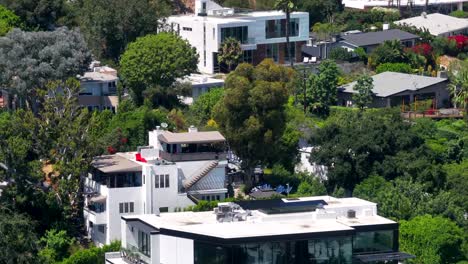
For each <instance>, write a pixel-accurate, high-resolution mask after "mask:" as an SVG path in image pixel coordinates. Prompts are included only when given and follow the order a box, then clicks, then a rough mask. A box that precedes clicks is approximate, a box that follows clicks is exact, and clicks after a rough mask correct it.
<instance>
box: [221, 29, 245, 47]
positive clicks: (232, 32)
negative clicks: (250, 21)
mask: <svg viewBox="0 0 468 264" xmlns="http://www.w3.org/2000/svg"><path fill="white" fill-rule="evenodd" d="M227 38H235V39H237V40H239V41H240V42H241V43H243V44H245V43H247V42H248V27H247V26H244V27H227V28H221V43H223V42H224V40H225V39H227Z"/></svg>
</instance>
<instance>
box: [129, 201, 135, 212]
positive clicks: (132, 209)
mask: <svg viewBox="0 0 468 264" xmlns="http://www.w3.org/2000/svg"><path fill="white" fill-rule="evenodd" d="M134 209H135V208H134V203H133V202H131V203H130V213H133V212H134Z"/></svg>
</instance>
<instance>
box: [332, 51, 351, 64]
mask: <svg viewBox="0 0 468 264" xmlns="http://www.w3.org/2000/svg"><path fill="white" fill-rule="evenodd" d="M352 57H353V53H352V52H349V51H348V50H347V49H345V48H333V49H331V50H330V54H329V58H330V59H332V60H340V61H348V60H350V59H351V58H352Z"/></svg>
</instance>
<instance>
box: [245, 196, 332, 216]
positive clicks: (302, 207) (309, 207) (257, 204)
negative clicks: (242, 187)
mask: <svg viewBox="0 0 468 264" xmlns="http://www.w3.org/2000/svg"><path fill="white" fill-rule="evenodd" d="M236 203H237V204H238V205H239V206H240V207H242V208H243V209H244V210H259V211H260V212H263V213H265V214H285V213H300V212H313V211H315V210H316V209H317V208H321V207H322V206H324V205H327V203H326V202H325V201H324V200H310V201H303V200H299V199H297V200H289V199H288V202H284V201H283V200H282V199H270V200H253V201H238V202H236Z"/></svg>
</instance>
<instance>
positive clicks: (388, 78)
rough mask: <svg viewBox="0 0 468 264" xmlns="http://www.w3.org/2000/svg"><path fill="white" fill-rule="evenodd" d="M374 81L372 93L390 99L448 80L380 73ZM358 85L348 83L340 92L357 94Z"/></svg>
mask: <svg viewBox="0 0 468 264" xmlns="http://www.w3.org/2000/svg"><path fill="white" fill-rule="evenodd" d="M372 79H373V80H374V89H373V90H372V91H373V92H374V94H375V96H377V97H389V96H392V95H394V94H398V93H401V92H404V91H417V90H420V89H424V88H427V87H429V86H432V85H434V84H438V83H441V82H444V81H446V80H447V79H445V78H439V77H428V76H421V75H414V74H406V73H399V72H383V73H379V74H377V75H374V76H372ZM356 83H357V82H352V83H348V84H346V85H344V86H341V87H339V88H338V90H339V91H340V92H344V93H357V91H355V90H353V87H354V85H356Z"/></svg>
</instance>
